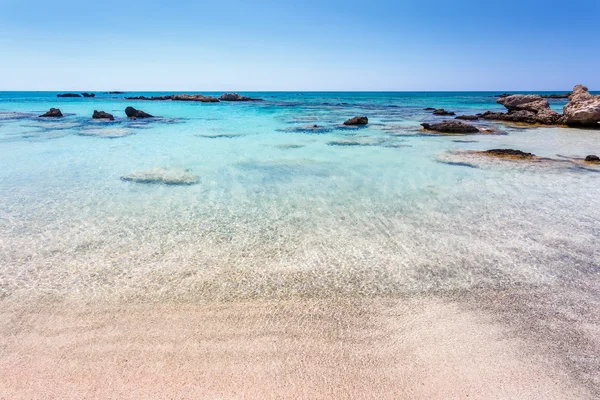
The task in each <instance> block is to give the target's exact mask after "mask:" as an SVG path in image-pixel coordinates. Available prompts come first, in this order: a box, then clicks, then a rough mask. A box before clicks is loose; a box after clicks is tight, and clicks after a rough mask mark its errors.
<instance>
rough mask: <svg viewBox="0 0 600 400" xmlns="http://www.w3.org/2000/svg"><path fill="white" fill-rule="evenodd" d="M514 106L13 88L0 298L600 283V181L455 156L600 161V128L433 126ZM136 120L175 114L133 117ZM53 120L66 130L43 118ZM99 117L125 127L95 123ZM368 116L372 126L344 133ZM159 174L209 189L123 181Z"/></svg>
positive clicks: (0, 216) (418, 98)
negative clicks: (459, 130) (458, 132)
mask: <svg viewBox="0 0 600 400" xmlns="http://www.w3.org/2000/svg"><path fill="white" fill-rule="evenodd" d="M499 93H500V92H489V93H482V92H478V93H448V92H444V93H387V92H386V93H364V92H361V93H314V92H311V93H293V92H286V93H244V94H245V95H250V96H252V97H260V98H263V99H264V101H261V102H221V103H213V104H210V103H195V102H194V103H192V102H173V101H152V102H150V101H131V100H125V99H124V97H125V96H137V95H141V94H143V95H146V96H150V95H160V94H165V93H127V94H106V93H101V92H96V97H95V98H57V97H56V94H57V93H55V92H52V93H51V92H0V297H5V298H6V297H8V298H14V299H38V298H39V299H42V298H44V299H46V298H49V299H70V298H73V299H99V300H122V299H127V300H132V301H135V300H140V301H147V300H149V301H162V300H173V301H190V300H197V299H229V298H256V297H276V296H294V295H301V296H322V295H327V296H329V295H349V294H350V295H365V296H376V295H410V294H414V293H424V292H441V293H444V292H447V293H450V292H456V291H471V290H475V289H477V290H481V289H490V290H503V289H506V288H520V287H540V286H543V287H547V288H552V287H553V286H554V285H558V286H561V287H562V286H564V285H581V284H585V282H586V280H589V279H592V277H595V279H597V277H598V274H599V273H600V268H599V263H600V207H599V204H600V173H598V172H599V171H598V170H595V169H593V168H579V167H577V165H579V164H576V163H575V162H571V161H565V162H559V161H556V162H548V163H540V164H539V165H530V164H529V163H523V162H511V161H503V162H490V161H485V160H483V161H481V162H475V163H473V162H471V161H469V162H461V161H460V160H458V161H456V160H455V161H452V162H449V161H448V158H447V155H448V154H452V153H451V152H453V151H456V150H486V149H492V148H515V149H519V150H523V151H527V152H532V153H535V154H536V155H539V156H542V157H548V158H551V159H554V160H575V161H577V160H579V159H581V158H582V157H585V156H586V155H588V154H600V131H599V130H595V131H594V130H582V129H567V128H556V127H539V128H523V127H521V126H507V125H503V124H499V123H491V122H488V121H475V122H474V124H476V125H480V126H485V127H489V128H494V129H495V130H496V131H497V134H486V135H470V136H441V135H435V134H425V132H423V131H422V130H420V126H419V124H420V123H421V122H432V121H440V120H443V119H447V118H453V117H435V116H433V115H432V114H431V112H430V111H425V110H423V109H424V108H425V107H436V108H445V109H447V110H450V111H454V112H456V113H457V115H460V114H473V113H476V112H483V111H486V110H498V111H500V110H503V107H502V106H500V105H498V104H496V103H495V100H496V99H495V97H494V95H496V94H499ZM204 94H206V95H217V96H218V95H220V94H221V93H207V92H205V93H204ZM550 102H551V104H552V107H553V108H555V109H556V110H558V111H560V110H561V108H562V106H563V105H564V104H565V101H564V100H550ZM127 106H133V107H136V108H138V109H141V110H144V111H146V112H148V113H150V114H152V115H155V116H158V117H160V118H155V119H151V120H129V119H127V118H126V117H125V113H124V109H125V107H127ZM50 107H57V108H60V109H61V110H62V112H63V114H64V115H65V117H64V118H59V119H41V118H38V117H37V116H38V115H39V114H42V113H44V112H46V111H47V110H48V109H49V108H50ZM94 110H103V111H106V112H109V113H112V114H114V115H115V118H116V120H115V121H114V122H99V121H94V120H92V119H91V116H92V113H93V111H94ZM355 115H367V116H368V117H369V122H370V123H369V125H368V126H367V127H364V128H354V127H345V126H343V125H342V123H343V122H344V121H345V120H346V119H348V118H350V117H353V116H355ZM314 125H318V126H319V128H316V129H315V128H313V126H314ZM449 152H450V153H449ZM157 169H158V171H159V173H167V174H171V175H172V176H175V177H179V176H186V177H187V176H192V177H194V179H197V182H195V183H194V184H189V185H174V184H161V183H148V182H135V181H127V180H124V179H122V178H123V177H127V176H128V175H130V174H132V173H134V174H137V175H134V176H144V174H147V173H148V171H150V172H152V171H154V172H156V171H157ZM165 171H166V172H165ZM188 183H190V182H188ZM192 183H193V182H192Z"/></svg>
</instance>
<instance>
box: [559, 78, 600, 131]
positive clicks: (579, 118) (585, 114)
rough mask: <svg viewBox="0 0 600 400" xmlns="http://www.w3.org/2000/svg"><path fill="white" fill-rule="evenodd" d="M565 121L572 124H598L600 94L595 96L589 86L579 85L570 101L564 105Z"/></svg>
mask: <svg viewBox="0 0 600 400" xmlns="http://www.w3.org/2000/svg"><path fill="white" fill-rule="evenodd" d="M562 120H563V122H564V123H565V124H567V125H571V126H596V127H597V126H598V122H600V96H593V95H591V94H590V92H589V91H588V88H587V87H585V86H583V85H577V86H575V88H574V89H573V94H572V95H571V97H570V101H569V103H568V104H566V105H565V106H564V107H563V118H562Z"/></svg>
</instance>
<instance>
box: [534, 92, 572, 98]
mask: <svg viewBox="0 0 600 400" xmlns="http://www.w3.org/2000/svg"><path fill="white" fill-rule="evenodd" d="M571 94H572V93H562V94H542V95H541V96H540V97H542V98H544V99H568V98H569V97H570V96H571Z"/></svg>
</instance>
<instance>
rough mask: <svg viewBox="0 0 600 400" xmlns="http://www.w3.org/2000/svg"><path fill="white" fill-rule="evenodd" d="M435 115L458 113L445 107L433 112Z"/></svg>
mask: <svg viewBox="0 0 600 400" xmlns="http://www.w3.org/2000/svg"><path fill="white" fill-rule="evenodd" d="M433 115H456V114H455V113H453V112H452V111H446V110H444V109H443V108H439V109H437V110H435V111H434V112H433Z"/></svg>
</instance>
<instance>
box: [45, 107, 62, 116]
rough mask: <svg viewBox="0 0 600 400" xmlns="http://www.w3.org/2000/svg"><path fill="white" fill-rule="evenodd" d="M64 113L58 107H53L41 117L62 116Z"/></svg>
mask: <svg viewBox="0 0 600 400" xmlns="http://www.w3.org/2000/svg"><path fill="white" fill-rule="evenodd" d="M62 116H63V115H62V113H61V112H60V109H58V108H51V109H50V110H49V111H47V112H46V113H45V114H42V115H40V117H54V118H56V117H62Z"/></svg>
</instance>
